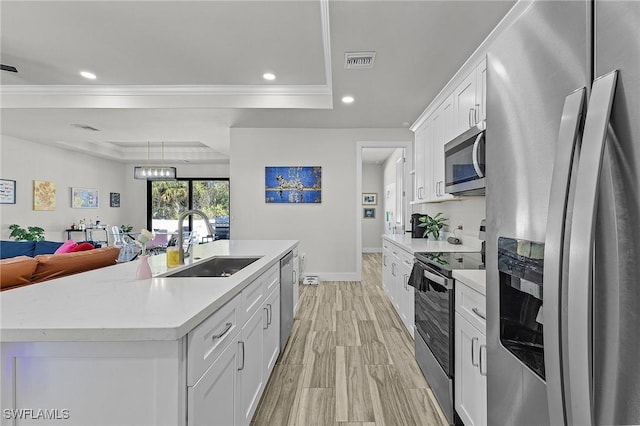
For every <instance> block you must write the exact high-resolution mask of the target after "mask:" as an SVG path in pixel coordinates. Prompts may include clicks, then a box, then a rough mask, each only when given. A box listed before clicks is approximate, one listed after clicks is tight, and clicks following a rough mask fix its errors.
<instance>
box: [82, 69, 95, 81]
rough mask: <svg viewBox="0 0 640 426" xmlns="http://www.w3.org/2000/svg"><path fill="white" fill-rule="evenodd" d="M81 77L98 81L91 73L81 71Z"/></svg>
mask: <svg viewBox="0 0 640 426" xmlns="http://www.w3.org/2000/svg"><path fill="white" fill-rule="evenodd" d="M80 75H81V76H83V77H84V78H88V79H89V80H95V79H96V75H95V74H94V73H92V72H89V71H80Z"/></svg>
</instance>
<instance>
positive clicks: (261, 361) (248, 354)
mask: <svg viewBox="0 0 640 426" xmlns="http://www.w3.org/2000/svg"><path fill="white" fill-rule="evenodd" d="M274 268H275V266H274V267H272V268H270V269H269V270H268V271H267V272H265V273H264V274H262V275H261V276H260V277H259V278H258V279H256V280H255V281H254V282H252V283H251V284H249V285H248V286H247V287H245V289H244V290H243V291H242V293H241V294H240V295H239V296H238V297H236V298H234V299H232V302H234V303H236V302H237V301H240V304H241V305H242V306H241V307H234V308H233V309H231V307H227V305H225V306H224V307H222V308H221V309H219V310H218V311H217V312H216V313H215V314H213V315H212V316H211V317H210V318H209V319H207V320H205V321H204V322H203V323H202V324H201V326H198V327H197V328H196V330H194V331H193V332H192V333H190V336H204V337H205V338H206V339H211V338H212V336H221V337H220V339H222V338H223V337H222V336H223V334H222V331H224V330H227V329H228V330H236V331H235V335H234V334H233V332H232V331H231V332H229V334H228V335H227V334H224V338H225V339H226V340H225V341H228V344H227V346H226V347H225V348H224V349H222V350H221V351H220V352H219V353H220V355H219V356H217V358H216V359H215V360H214V361H213V362H211V365H210V366H209V367H208V368H207V370H206V372H205V373H204V374H203V375H202V377H201V378H199V379H198V380H197V382H196V384H195V385H194V386H190V387H188V388H187V399H188V404H187V405H188V420H187V424H189V425H225V426H248V425H249V423H250V422H251V419H252V417H253V415H254V413H255V411H256V408H257V406H258V403H259V402H260V397H261V396H262V392H263V391H264V388H265V385H266V383H267V381H268V379H269V375H270V374H271V372H272V370H273V367H274V365H275V363H276V360H277V359H278V355H279V354H280V283H279V274H278V273H276V271H275V270H274ZM274 280H277V281H274ZM265 294H267V296H266V297H264V295H265ZM235 311H238V312H240V313H241V314H245V315H250V316H249V318H248V319H247V320H246V322H244V324H242V325H241V327H239V328H235V326H234V325H232V326H230V327H229V326H228V325H229V324H230V323H232V322H233V321H232V320H231V319H229V318H232V317H231V313H230V312H235ZM216 315H217V316H218V317H219V318H218V319H216V318H215V316H216ZM239 317H242V315H239ZM214 320H215V321H214ZM222 325H224V328H223V330H222V331H220V329H221V328H222ZM202 326H208V328H211V331H210V330H209V329H205V330H200V327H202ZM229 335H230V336H232V337H231V338H227V337H228V336H229ZM191 347H202V348H203V353H204V354H209V353H211V349H209V346H207V345H197V346H195V345H191V346H190V348H191ZM214 348H215V349H217V350H219V349H218V348H216V347H215V346H214ZM188 356H189V362H190V363H192V362H193V363H196V365H198V363H197V361H199V360H201V359H208V360H209V359H211V357H205V356H203V355H198V354H197V353H192V352H190V353H189V355H188Z"/></svg>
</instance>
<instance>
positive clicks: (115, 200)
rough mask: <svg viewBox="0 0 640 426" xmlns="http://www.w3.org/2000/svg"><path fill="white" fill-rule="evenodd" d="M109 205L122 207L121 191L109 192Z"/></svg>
mask: <svg viewBox="0 0 640 426" xmlns="http://www.w3.org/2000/svg"><path fill="white" fill-rule="evenodd" d="M109 207H120V193H119V192H110V193H109Z"/></svg>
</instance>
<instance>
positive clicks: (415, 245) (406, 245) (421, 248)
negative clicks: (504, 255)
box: [382, 234, 480, 254]
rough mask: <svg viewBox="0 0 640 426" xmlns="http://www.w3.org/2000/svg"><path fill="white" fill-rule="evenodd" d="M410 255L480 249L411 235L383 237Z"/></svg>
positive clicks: (477, 250)
mask: <svg viewBox="0 0 640 426" xmlns="http://www.w3.org/2000/svg"><path fill="white" fill-rule="evenodd" d="M382 238H383V239H386V240H388V241H390V242H392V243H395V244H397V245H399V246H400V247H402V248H403V249H405V250H406V251H408V252H410V253H412V254H413V253H416V252H457V253H462V252H479V251H480V248H478V247H474V246H471V245H466V244H449V243H448V242H447V241H434V240H428V239H426V238H411V235H410V234H394V235H386V234H385V235H383V236H382Z"/></svg>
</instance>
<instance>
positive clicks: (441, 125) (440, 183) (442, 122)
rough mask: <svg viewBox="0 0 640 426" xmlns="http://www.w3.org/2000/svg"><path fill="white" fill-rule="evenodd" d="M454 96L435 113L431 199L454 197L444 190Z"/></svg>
mask: <svg viewBox="0 0 640 426" xmlns="http://www.w3.org/2000/svg"><path fill="white" fill-rule="evenodd" d="M453 110H454V107H453V96H449V97H448V98H447V99H446V100H445V101H444V102H443V103H442V105H440V106H439V107H438V109H437V110H436V112H435V113H434V114H433V141H432V144H431V200H438V201H444V200H447V199H452V198H453V196H452V195H451V194H447V193H446V192H444V179H445V176H444V145H445V144H446V143H447V142H449V141H450V140H451V139H452V138H453V135H454V133H455V132H454V129H453V121H454V111H453Z"/></svg>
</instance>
